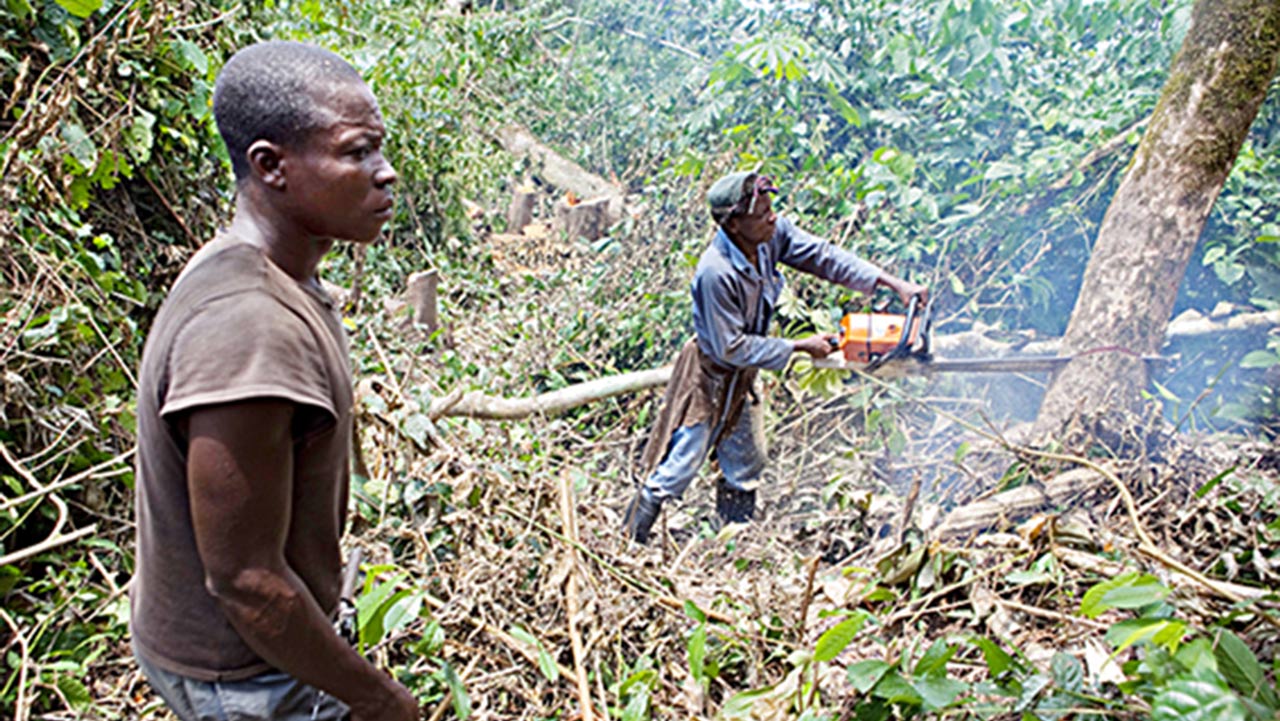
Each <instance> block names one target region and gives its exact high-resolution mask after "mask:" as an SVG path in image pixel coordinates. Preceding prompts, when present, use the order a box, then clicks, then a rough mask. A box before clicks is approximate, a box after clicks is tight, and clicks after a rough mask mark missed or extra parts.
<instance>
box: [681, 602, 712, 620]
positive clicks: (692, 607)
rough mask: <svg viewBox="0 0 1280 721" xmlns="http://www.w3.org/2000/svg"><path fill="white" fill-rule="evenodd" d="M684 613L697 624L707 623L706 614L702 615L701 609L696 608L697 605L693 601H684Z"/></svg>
mask: <svg viewBox="0 0 1280 721" xmlns="http://www.w3.org/2000/svg"><path fill="white" fill-rule="evenodd" d="M684 612H685V613H686V614H687V615H688V616H689V618H692V619H693V620H695V621H697V622H698V623H706V622H707V614H706V613H704V612H703V610H702V609H700V608H698V604H696V603H694V602H693V601H690V600H688V599H685V602H684Z"/></svg>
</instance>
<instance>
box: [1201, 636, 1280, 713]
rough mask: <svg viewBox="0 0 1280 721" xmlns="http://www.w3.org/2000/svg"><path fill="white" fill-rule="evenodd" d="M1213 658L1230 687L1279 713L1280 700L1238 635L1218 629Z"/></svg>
mask: <svg viewBox="0 0 1280 721" xmlns="http://www.w3.org/2000/svg"><path fill="white" fill-rule="evenodd" d="M1213 657H1214V660H1216V661H1217V662H1218V669H1219V670H1220V671H1221V672H1222V675H1223V677H1225V678H1226V679H1227V683H1229V684H1231V688H1233V689H1235V690H1236V691H1239V692H1240V693H1241V694H1244V697H1245V698H1247V699H1252V700H1254V701H1259V702H1261V703H1264V704H1266V705H1267V706H1269V707H1270V708H1272V709H1275V710H1280V699H1277V696H1276V692H1275V689H1273V688H1271V686H1270V684H1268V683H1267V678H1266V675H1265V674H1264V673H1263V670H1262V666H1261V664H1259V663H1258V658H1257V657H1256V656H1254V655H1253V651H1250V650H1249V647H1248V646H1246V645H1245V643H1244V641H1241V640H1240V637H1239V636H1237V635H1235V634H1234V633H1232V632H1230V631H1228V630H1226V629H1219V631H1218V633H1217V634H1216V635H1215V636H1214V644H1213Z"/></svg>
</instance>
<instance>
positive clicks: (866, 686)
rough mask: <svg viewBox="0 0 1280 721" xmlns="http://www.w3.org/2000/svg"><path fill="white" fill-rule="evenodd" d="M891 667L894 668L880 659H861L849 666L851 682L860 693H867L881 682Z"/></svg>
mask: <svg viewBox="0 0 1280 721" xmlns="http://www.w3.org/2000/svg"><path fill="white" fill-rule="evenodd" d="M891 668H893V666H892V665H891V664H888V663H885V662H884V661H880V660H878V659H873V658H872V659H867V660H865V661H859V662H857V663H855V664H852V665H850V666H849V669H848V672H847V673H848V678H849V683H850V684H851V685H852V686H853V687H854V688H856V689H858V692H859V693H866V692H868V691H870V690H871V689H872V688H873V687H874V686H875V685H876V684H877V683H879V682H880V679H882V678H884V675H885V674H886V673H888V672H889V669H891Z"/></svg>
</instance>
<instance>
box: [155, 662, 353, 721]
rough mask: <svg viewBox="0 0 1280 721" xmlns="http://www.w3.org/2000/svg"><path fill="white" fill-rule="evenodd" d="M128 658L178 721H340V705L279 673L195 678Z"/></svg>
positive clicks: (344, 711) (342, 712) (342, 714)
mask: <svg viewBox="0 0 1280 721" xmlns="http://www.w3.org/2000/svg"><path fill="white" fill-rule="evenodd" d="M133 657H134V658H135V659H137V661H138V667H139V668H141V669H142V673H143V674H145V675H146V677H147V681H148V682H149V683H150V684H151V688H153V689H155V691H156V693H158V694H160V697H161V698H163V699H164V700H165V703H167V704H168V705H169V708H170V709H172V710H173V713H174V714H175V715H176V716H177V717H178V718H180V719H182V721H346V720H347V719H350V718H351V715H350V713H349V710H348V709H347V706H346V704H344V703H342V702H341V701H339V700H338V699H336V698H334V697H332V696H330V695H329V694H327V693H324V692H323V691H320V690H319V689H317V688H315V687H313V686H308V685H306V684H304V683H302V682H301V681H298V680H297V679H295V678H294V677H292V676H290V675H289V674H287V673H284V672H283V671H269V672H267V673H263V674H259V675H257V676H253V677H250V678H246V679H244V680H242V681H197V680H195V679H193V678H188V677H186V676H180V675H178V674H176V673H170V672H169V671H165V670H164V669H160V668H156V667H155V666H154V665H152V664H150V663H147V661H146V659H144V658H143V657H142V656H141V655H140V654H138V652H137V651H136V650H135V651H134V653H133Z"/></svg>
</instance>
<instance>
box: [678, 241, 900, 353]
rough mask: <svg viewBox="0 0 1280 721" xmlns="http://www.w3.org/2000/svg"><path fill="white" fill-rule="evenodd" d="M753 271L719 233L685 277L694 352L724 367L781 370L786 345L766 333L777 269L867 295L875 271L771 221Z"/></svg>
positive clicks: (774, 301) (830, 246)
mask: <svg viewBox="0 0 1280 721" xmlns="http://www.w3.org/2000/svg"><path fill="white" fill-rule="evenodd" d="M756 255H757V263H756V266H755V267H754V268H753V267H752V266H751V263H750V262H748V261H747V257H746V256H745V255H743V253H742V251H741V250H739V249H738V246H736V245H734V244H733V241H731V240H729V236H727V235H725V232H724V230H723V229H718V230H716V235H715V238H713V239H712V240H711V245H709V246H707V249H706V250H705V251H703V253H702V258H701V259H700V260H699V261H698V269H697V271H696V272H695V273H694V276H693V328H694V332H695V333H697V336H698V348H699V349H700V350H701V351H702V352H703V353H705V354H706V355H707V356H709V357H710V358H711V359H712V360H714V361H715V362H716V363H718V364H720V365H722V366H725V367H727V368H766V369H768V370H781V369H782V368H784V367H786V365H787V360H788V359H789V358H790V357H791V352H792V343H791V341H789V340H786V339H784V338H770V337H768V335H767V333H768V330H769V321H770V320H771V319H772V318H773V311H774V308H775V307H776V306H777V304H778V296H779V294H781V293H782V286H783V284H784V283H785V281H784V280H783V278H782V274H781V273H779V272H778V263H782V264H784V265H789V266H791V267H792V268H796V269H799V270H802V271H804V272H806V273H810V274H812V275H816V276H818V277H819V278H822V279H823V280H827V281H830V282H832V283H839V284H840V285H843V286H845V287H846V288H849V289H851V290H857V291H862V292H864V293H869V292H870V291H871V290H872V289H873V288H874V287H875V284H876V279H878V278H879V277H880V269H879V268H877V267H876V266H874V265H872V264H871V263H868V262H867V261H865V260H862V259H861V258H859V257H857V256H856V255H854V254H853V253H850V252H848V251H846V250H842V249H840V248H837V247H836V246H835V245H833V244H831V243H828V242H827V241H826V240H823V239H821V238H815V237H814V236H812V235H810V234H808V233H806V232H804V231H803V230H800V229H799V228H797V227H796V225H795V223H792V222H791V220H789V219H788V218H784V217H782V216H779V217H778V222H777V225H775V226H774V230H773V238H772V239H770V240H769V242H768V243H764V244H762V245H760V246H759V247H758V248H757V249H756Z"/></svg>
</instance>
